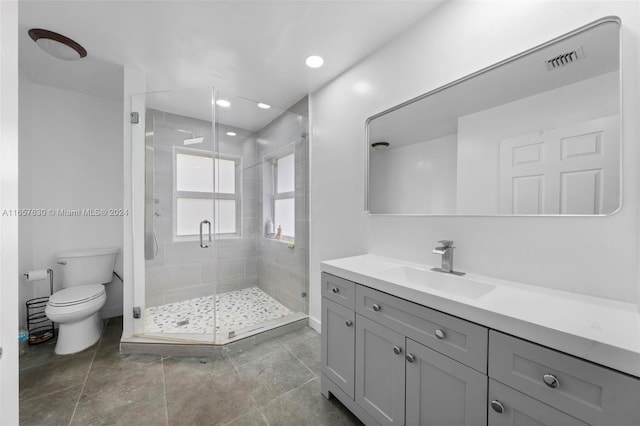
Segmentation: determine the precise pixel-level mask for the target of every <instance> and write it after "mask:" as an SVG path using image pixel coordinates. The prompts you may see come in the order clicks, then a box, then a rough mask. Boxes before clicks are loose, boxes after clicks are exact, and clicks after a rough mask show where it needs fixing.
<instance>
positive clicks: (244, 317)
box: [144, 287, 293, 338]
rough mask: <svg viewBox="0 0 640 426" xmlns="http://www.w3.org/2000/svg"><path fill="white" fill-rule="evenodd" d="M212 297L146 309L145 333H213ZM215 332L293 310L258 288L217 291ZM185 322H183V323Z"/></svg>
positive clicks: (230, 330)
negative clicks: (218, 292)
mask: <svg viewBox="0 0 640 426" xmlns="http://www.w3.org/2000/svg"><path fill="white" fill-rule="evenodd" d="M213 300H214V296H213V295H211V296H205V297H197V298H195V299H189V300H185V301H182V302H175V303H168V304H166V305H160V306H156V307H151V308H147V309H146V312H145V314H146V315H145V322H144V326H145V332H146V333H202V334H211V333H213ZM215 301H216V302H215V308H216V332H217V333H218V336H222V337H223V338H227V337H228V336H229V332H232V331H238V330H241V329H243V328H247V327H251V326H253V325H257V324H262V323H264V322H267V321H271V320H274V319H278V318H282V317H285V316H287V315H290V314H292V313H293V312H292V311H290V310H289V309H287V308H286V307H285V306H283V305H282V304H281V303H280V302H278V301H277V300H275V299H274V298H273V297H271V296H269V295H268V294H267V293H265V292H264V291H262V290H260V289H259V288H258V287H250V288H245V289H242V290H235V291H229V292H225V293H220V294H218V295H216V297H215ZM185 321H186V322H185Z"/></svg>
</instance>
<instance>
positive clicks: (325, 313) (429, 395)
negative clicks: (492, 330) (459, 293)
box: [322, 273, 488, 426]
mask: <svg viewBox="0 0 640 426" xmlns="http://www.w3.org/2000/svg"><path fill="white" fill-rule="evenodd" d="M322 296H323V297H322V373H323V375H322V393H323V394H324V395H325V396H326V397H329V394H332V395H334V396H336V397H338V398H339V399H340V400H341V402H342V403H343V404H344V405H345V406H347V408H349V409H350V410H351V411H352V412H353V413H354V414H356V415H357V416H358V417H359V418H360V419H361V420H362V421H363V422H364V423H365V424H366V425H367V426H375V425H397V426H399V425H407V426H414V425H415V426H418V425H437V426H440V425H443V426H444V425H456V426H484V425H486V423H487V376H486V374H485V373H486V368H487V366H486V360H487V355H486V354H487V341H488V331H487V328H485V327H482V326H478V325H476V324H473V323H470V322H468V321H464V320H461V319H459V318H455V317H452V316H450V315H446V314H443V313H442V312H438V311H434V310H432V309H429V308H426V307H424V306H421V305H417V304H415V303H412V302H409V301H407V300H403V299H400V298H397V297H395V296H391V295H389V294H386V293H383V292H380V291H377V290H374V289H371V288H368V287H365V286H362V285H358V284H355V283H353V282H351V281H348V280H344V279H342V278H339V277H335V276H332V275H330V274H326V273H323V274H322ZM354 330H355V332H354ZM350 339H351V340H350ZM354 370H355V371H354ZM354 383H355V386H354Z"/></svg>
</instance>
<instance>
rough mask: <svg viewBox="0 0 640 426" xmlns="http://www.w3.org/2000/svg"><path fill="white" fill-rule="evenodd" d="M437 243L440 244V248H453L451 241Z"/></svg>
mask: <svg viewBox="0 0 640 426" xmlns="http://www.w3.org/2000/svg"><path fill="white" fill-rule="evenodd" d="M438 243H440V244H442V246H443V247H444V248H452V247H453V241H451V240H440V241H438Z"/></svg>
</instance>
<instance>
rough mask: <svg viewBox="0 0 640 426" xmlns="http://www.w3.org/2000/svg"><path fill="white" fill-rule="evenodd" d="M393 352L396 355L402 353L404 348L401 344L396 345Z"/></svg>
mask: <svg viewBox="0 0 640 426" xmlns="http://www.w3.org/2000/svg"><path fill="white" fill-rule="evenodd" d="M393 353H394V354H396V355H400V354H401V353H402V348H401V347H400V346H394V347H393Z"/></svg>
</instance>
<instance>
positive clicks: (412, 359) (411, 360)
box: [405, 354, 416, 362]
mask: <svg viewBox="0 0 640 426" xmlns="http://www.w3.org/2000/svg"><path fill="white" fill-rule="evenodd" d="M405 358H406V359H407V361H409V362H415V360H416V357H415V356H414V355H413V354H407V356H405Z"/></svg>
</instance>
